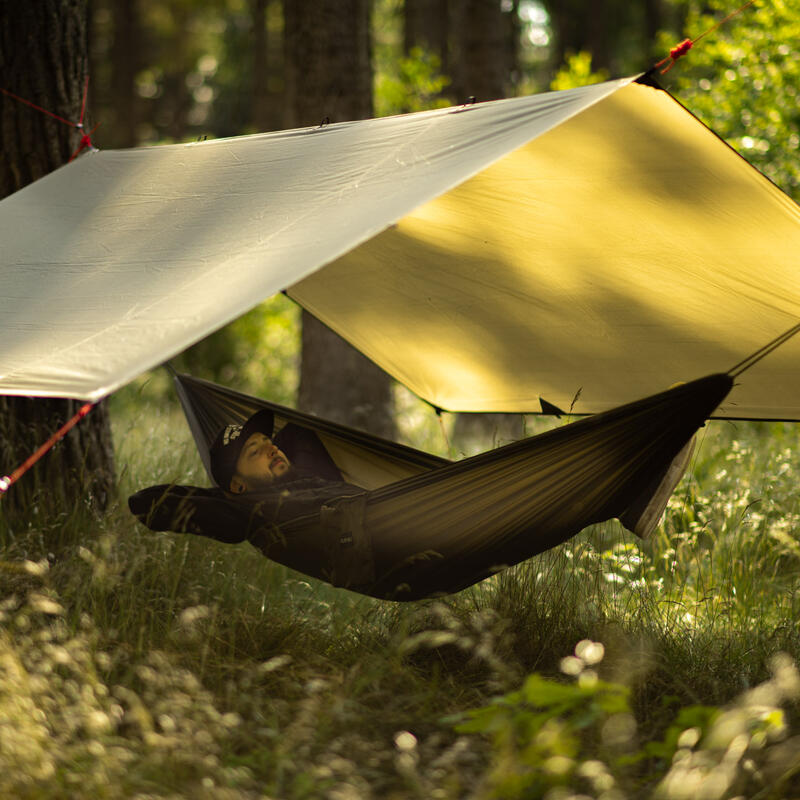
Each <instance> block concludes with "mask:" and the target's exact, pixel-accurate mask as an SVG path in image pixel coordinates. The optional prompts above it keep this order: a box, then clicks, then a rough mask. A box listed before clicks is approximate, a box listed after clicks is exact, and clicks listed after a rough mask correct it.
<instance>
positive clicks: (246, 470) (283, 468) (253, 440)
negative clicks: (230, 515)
mask: <svg viewBox="0 0 800 800" xmlns="http://www.w3.org/2000/svg"><path fill="white" fill-rule="evenodd" d="M288 469H289V459H287V458H286V456H285V455H284V454H283V453H282V452H281V451H280V450H279V449H278V448H277V447H276V446H275V445H274V444H272V440H271V439H270V438H269V436H266V435H264V434H263V433H253V434H251V435H250V436H249V437H248V438H247V441H246V442H245V443H244V447H243V448H242V451H241V453H239V460H238V461H237V462H236V476H235V477H234V479H233V481H231V488H233V489H234V491H237V487H238V485H239V484H236V485H234V484H235V482H236V479H237V478H238V479H239V481H240V483H241V485H243V486H244V487H245V490H247V491H252V490H253V489H257V488H259V487H262V486H265V485H267V484H270V483H272V482H273V481H274V480H275V478H277V477H279V476H281V475H284V474H285V473H286V472H287V471H288ZM238 491H241V490H238Z"/></svg>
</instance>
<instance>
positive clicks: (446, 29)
mask: <svg viewBox="0 0 800 800" xmlns="http://www.w3.org/2000/svg"><path fill="white" fill-rule="evenodd" d="M448 5H449V3H448V0H405V4H404V8H403V52H404V53H405V54H406V55H409V54H410V53H411V50H412V48H414V47H422V48H423V49H425V50H428V51H429V52H431V53H435V54H436V55H437V56H439V59H440V60H441V72H442V74H443V75H446V74H448V71H449V68H450V54H449V44H448V40H449V33H450V17H449V8H448Z"/></svg>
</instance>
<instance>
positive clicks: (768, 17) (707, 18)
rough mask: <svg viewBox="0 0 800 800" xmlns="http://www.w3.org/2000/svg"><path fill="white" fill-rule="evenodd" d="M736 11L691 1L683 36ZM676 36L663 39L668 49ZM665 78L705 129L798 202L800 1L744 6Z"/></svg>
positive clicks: (719, 3)
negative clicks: (719, 138) (710, 130)
mask: <svg viewBox="0 0 800 800" xmlns="http://www.w3.org/2000/svg"><path fill="white" fill-rule="evenodd" d="M681 5H683V4H681ZM731 10H732V7H731V4H730V3H728V2H725V0H709V1H708V2H702V3H700V2H694V0H692V2H690V3H688V7H687V19H686V25H685V29H684V30H685V35H686V36H688V37H689V38H696V37H698V36H700V35H702V34H703V33H705V32H706V31H708V30H709V28H711V27H712V26H713V25H715V24H716V23H717V22H718V21H719V20H721V19H722V18H723V17H724V16H725V15H726V14H728V13H729V12H730V11H731ZM678 36H679V34H677V33H674V32H672V33H669V34H666V33H665V34H663V35H662V37H661V41H662V45H663V49H664V52H668V50H669V47H670V46H672V45H674V44H675V43H676V41H677V40H678ZM663 80H664V81H665V82H667V84H670V83H672V84H673V85H672V86H671V90H672V91H673V92H674V93H675V94H676V96H677V97H678V98H679V99H680V100H681V102H683V103H684V104H685V105H686V106H687V107H688V108H689V109H690V110H691V111H692V112H694V113H695V114H697V116H698V117H700V119H702V120H703V122H705V123H706V125H708V126H709V127H710V128H711V129H712V130H714V131H715V132H716V133H717V134H719V135H720V136H721V137H722V138H723V139H725V141H727V142H728V143H729V144H730V145H731V146H732V147H734V148H735V149H736V150H737V151H738V152H739V153H741V154H742V155H743V156H744V157H745V158H746V159H747V160H748V161H749V162H750V163H752V164H753V165H754V166H755V167H757V168H758V169H759V170H761V171H762V172H763V173H764V174H765V175H766V176H767V177H768V178H770V179H771V180H772V181H774V182H775V183H776V184H778V186H780V187H781V188H782V189H783V190H784V191H785V192H786V193H787V194H789V195H790V196H792V197H794V199H795V200H798V199H800V163H799V162H798V159H797V150H798V146H800V0H771V1H770V2H758V3H756V4H755V5H754V6H751V7H749V8H747V9H745V10H744V11H743V12H742V13H741V14H739V15H738V16H736V17H734V18H733V19H731V20H730V21H728V22H726V23H724V24H723V25H722V26H721V27H720V28H718V29H717V30H715V31H713V32H711V33H709V34H708V35H707V36H705V37H704V38H702V39H701V40H700V41H699V42H698V43H697V44H696V45H695V47H694V48H692V50H691V51H689V53H688V54H687V55H685V56H684V57H683V58H682V59H681V60H680V61H678V62H677V64H676V66H675V67H674V68H673V69H671V70H670V72H668V73H667V74H666V75H665V76H664V77H663Z"/></svg>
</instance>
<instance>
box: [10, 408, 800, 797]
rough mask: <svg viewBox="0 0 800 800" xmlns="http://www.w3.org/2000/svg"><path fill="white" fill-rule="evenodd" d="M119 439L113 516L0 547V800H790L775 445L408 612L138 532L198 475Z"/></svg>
mask: <svg viewBox="0 0 800 800" xmlns="http://www.w3.org/2000/svg"><path fill="white" fill-rule="evenodd" d="M118 419H122V420H123V422H121V423H120V422H117V423H116V424H117V430H116V431H115V433H116V438H117V441H118V443H119V453H118V459H119V463H120V464H125V465H126V469H125V470H124V471H123V474H122V476H121V480H120V485H121V488H120V498H119V501H118V504H117V507H116V508H114V509H112V510H111V512H110V513H108V514H106V515H105V516H104V517H102V518H100V517H96V516H93V515H92V513H91V512H90V510H88V509H80V508H79V509H76V510H72V511H70V513H69V514H65V515H64V516H63V518H62V519H61V520H60V522H59V523H58V526H57V530H56V529H55V528H53V527H52V526H51V527H50V528H47V529H42V528H37V527H36V525H31V526H30V527H29V528H28V529H27V530H23V531H11V532H9V531H8V530H2V531H0V533H2V544H3V551H2V556H0V557H1V558H2V562H1V563H0V797H10V798H21V800H25V799H26V798H31V799H32V800H33V799H35V800H39V798H43V799H44V800H49V799H50V798H53V799H55V798H64V797H69V798H83V797H87V798H88V797H92V798H95V797H96V798H135V797H139V798H155V797H165V798H166V797H171V798H179V797H180V798H184V797H185V798H292V799H294V798H298V799H300V798H321V797H325V798H328V797H329V798H336V799H337V800H345V798H371V797H383V798H417V797H418V798H443V799H444V800H447V799H448V798H511V799H512V800H513V798H538V797H544V798H547V799H548V800H566V798H576V800H577V798H598V800H599V798H603V800H617V798H684V797H686V798H689V797H691V798H693V800H694V798H698V800H699V799H700V798H709V799H710V798H735V797H753V798H756V797H757V798H784V797H786V798H788V797H796V796H800V784H799V783H798V771H799V770H800V721H799V720H798V705H797V704H798V700H799V699H800V679H798V676H797V671H796V668H795V666H794V664H795V663H796V662H797V661H798V659H800V635H799V634H798V631H797V624H796V620H797V619H798V611H800V579H799V578H798V566H800V546H799V545H798V526H797V521H798V513H800V509H799V508H798V502H797V496H796V490H795V486H794V482H793V476H794V475H795V474H796V473H797V466H798V463H797V461H798V456H797V454H796V447H795V442H796V429H795V428H794V427H792V426H789V425H784V426H776V425H772V426H767V425H741V424H740V425H738V426H733V425H730V424H722V423H712V424H710V425H709V426H707V429H706V432H705V434H704V436H703V437H702V438H703V439H704V441H702V442H701V446H700V447H699V451H698V455H697V456H696V457H695V460H694V463H693V464H692V467H691V470H690V474H689V476H688V477H687V479H686V480H685V481H684V482H683V483H682V484H681V486H680V487H679V490H678V491H677V492H676V493H675V495H674V497H673V498H672V500H671V501H670V505H669V508H668V512H667V515H666V517H665V519H664V522H663V523H662V525H661V526H660V528H659V530H658V532H657V534H656V535H655V536H654V537H653V538H652V539H651V540H649V541H647V542H640V541H638V540H636V539H634V537H632V536H630V535H628V534H625V533H624V531H623V530H622V529H621V527H620V526H619V525H618V524H617V523H616V522H609V523H606V524H603V525H600V526H596V527H595V528H593V529H590V530H588V531H586V532H584V533H583V534H581V535H580V536H579V537H576V538H575V539H574V540H572V541H570V542H568V543H566V544H565V545H563V546H561V547H558V548H555V549H554V550H551V551H549V552H547V553H544V554H542V555H541V556H538V557H536V558H533V559H531V560H529V561H528V562H526V563H524V564H521V565H519V566H518V567H516V568H513V569H510V570H506V571H505V572H502V573H500V574H498V575H496V576H494V577H493V578H491V579H489V580H487V581H484V582H483V583H482V584H480V585H478V586H475V587H472V588H471V589H468V590H466V591H464V592H461V593H460V594H458V595H455V596H452V597H447V598H443V599H438V600H431V601H423V602H419V603H413V604H405V605H401V604H393V603H383V602H380V601H377V600H372V599H370V598H365V597H361V596H358V595H354V594H351V593H349V592H346V591H342V590H336V589H333V588H331V587H328V586H326V585H323V584H321V583H318V582H316V581H312V580H310V579H305V578H304V577H302V576H300V575H298V574H297V573H293V572H291V571H289V570H287V569H285V568H282V567H279V566H277V565H274V564H271V563H269V562H268V561H266V560H265V559H263V558H262V557H261V556H260V555H258V554H257V553H256V551H255V550H254V549H252V548H251V547H250V546H249V545H247V544H243V545H237V546H229V545H222V544H219V543H216V542H213V541H210V540H206V539H201V538H196V537H190V536H180V535H173V534H156V533H151V532H149V531H146V530H145V529H143V528H142V527H141V526H139V525H137V524H136V523H135V521H134V520H133V519H132V518H131V517H130V515H129V514H128V513H127V510H126V506H125V498H126V496H127V493H128V492H130V491H133V490H135V489H136V488H139V487H141V486H143V485H147V484H149V483H156V482H163V481H164V480H170V479H172V478H178V479H180V480H181V481H182V482H192V481H195V482H200V481H202V480H203V479H202V475H201V467H200V465H199V462H198V460H197V458H196V455H195V454H194V452H193V448H192V447H191V443H190V441H189V439H188V436H187V435H186V434H185V433H184V432H183V426H182V423H181V422H180V420H179V419H178V418H177V417H175V416H173V414H172V412H169V411H167V410H164V411H162V412H159V413H156V412H153V413H150V414H147V415H142V416H141V417H138V418H135V419H130V418H128V419H129V422H127V423H125V422H124V419H125V417H124V416H122V415H118ZM1 525H2V523H0V526H1Z"/></svg>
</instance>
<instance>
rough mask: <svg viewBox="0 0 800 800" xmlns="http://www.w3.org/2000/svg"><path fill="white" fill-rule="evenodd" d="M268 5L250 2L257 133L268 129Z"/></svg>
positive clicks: (266, 0) (256, 0) (263, 0)
mask: <svg viewBox="0 0 800 800" xmlns="http://www.w3.org/2000/svg"><path fill="white" fill-rule="evenodd" d="M268 5H269V0H251V10H252V15H253V127H254V128H255V129H256V130H257V131H259V132H261V131H266V130H268V129H269V128H268V125H269V82H268V77H269V59H268V55H269V50H268V40H267V6H268Z"/></svg>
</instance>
